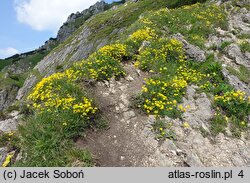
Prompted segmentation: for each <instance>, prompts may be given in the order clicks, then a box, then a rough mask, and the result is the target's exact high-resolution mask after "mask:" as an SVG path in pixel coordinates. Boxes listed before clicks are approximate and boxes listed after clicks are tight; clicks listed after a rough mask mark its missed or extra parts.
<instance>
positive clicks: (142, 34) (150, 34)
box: [129, 27, 156, 43]
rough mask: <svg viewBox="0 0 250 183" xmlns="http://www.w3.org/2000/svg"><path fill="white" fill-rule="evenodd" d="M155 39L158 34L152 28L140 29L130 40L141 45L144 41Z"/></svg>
mask: <svg viewBox="0 0 250 183" xmlns="http://www.w3.org/2000/svg"><path fill="white" fill-rule="evenodd" d="M153 38H156V33H155V31H154V30H153V29H151V28H148V27H147V28H145V29H139V30H137V31H135V32H134V33H133V34H132V35H131V36H130V38H129V40H131V41H133V42H134V43H141V42H143V41H149V40H152V39H153Z"/></svg>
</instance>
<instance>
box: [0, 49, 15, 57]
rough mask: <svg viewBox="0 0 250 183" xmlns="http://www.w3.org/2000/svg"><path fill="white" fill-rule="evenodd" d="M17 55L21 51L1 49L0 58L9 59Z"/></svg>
mask: <svg viewBox="0 0 250 183" xmlns="http://www.w3.org/2000/svg"><path fill="white" fill-rule="evenodd" d="M17 53H19V51H18V50H17V49H15V48H12V47H8V48H4V49H0V58H7V57H10V56H12V55H15V54H17Z"/></svg>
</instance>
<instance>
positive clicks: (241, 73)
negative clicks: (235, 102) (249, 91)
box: [227, 65, 250, 83]
mask: <svg viewBox="0 0 250 183" xmlns="http://www.w3.org/2000/svg"><path fill="white" fill-rule="evenodd" d="M227 69H228V71H229V73H230V74H232V75H235V76H237V77H238V78H239V79H240V80H241V81H243V82H245V83H250V78H249V76H250V71H249V70H248V69H247V68H246V67H245V66H243V65H240V68H239V70H236V69H234V68H233V67H227Z"/></svg>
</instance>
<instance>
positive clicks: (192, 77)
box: [177, 65, 207, 83]
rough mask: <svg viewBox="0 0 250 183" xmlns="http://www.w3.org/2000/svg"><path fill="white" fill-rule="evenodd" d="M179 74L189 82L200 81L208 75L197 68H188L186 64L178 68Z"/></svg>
mask: <svg viewBox="0 0 250 183" xmlns="http://www.w3.org/2000/svg"><path fill="white" fill-rule="evenodd" d="M177 75H178V77H179V78H182V79H184V80H185V81H186V82H188V83H190V82H191V83H198V82H199V81H201V80H202V79H203V78H205V77H206V76H207V75H206V74H202V73H200V72H199V71H197V70H195V69H191V68H188V67H187V66H186V65H182V66H180V67H179V68H178V69H177Z"/></svg>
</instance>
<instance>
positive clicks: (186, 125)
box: [182, 122, 190, 128]
mask: <svg viewBox="0 0 250 183" xmlns="http://www.w3.org/2000/svg"><path fill="white" fill-rule="evenodd" d="M182 126H183V128H189V127H190V125H189V123H188V122H184V123H183V124H182Z"/></svg>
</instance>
